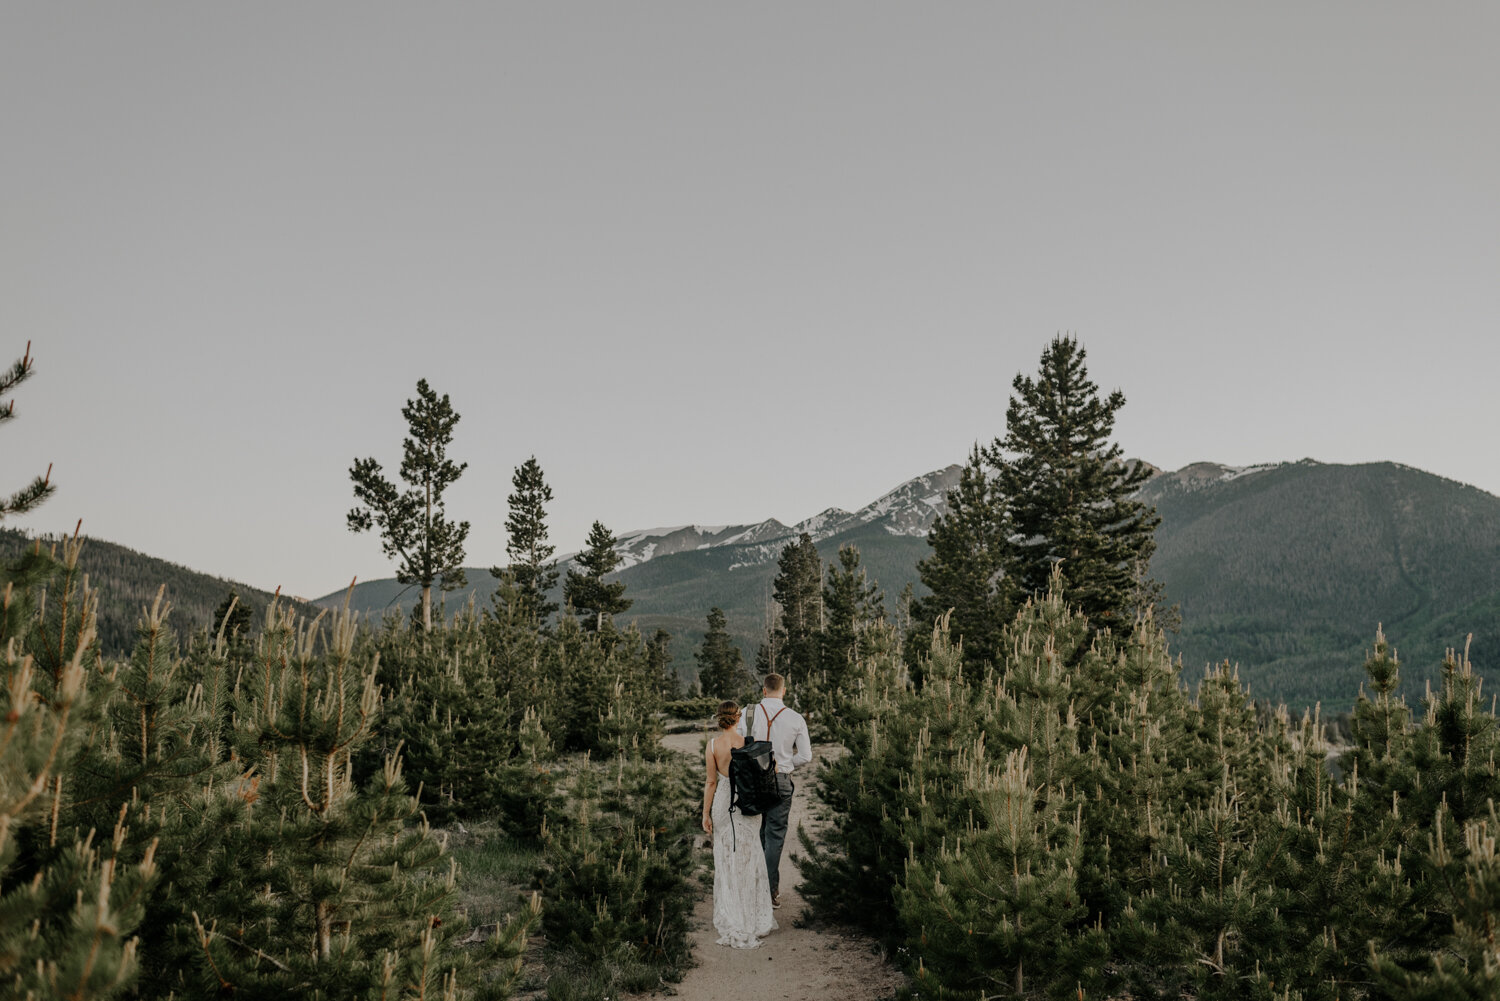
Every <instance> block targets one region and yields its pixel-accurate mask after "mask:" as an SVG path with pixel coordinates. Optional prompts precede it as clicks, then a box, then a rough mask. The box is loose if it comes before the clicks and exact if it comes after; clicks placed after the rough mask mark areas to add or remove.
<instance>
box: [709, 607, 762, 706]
mask: <svg viewBox="0 0 1500 1001" xmlns="http://www.w3.org/2000/svg"><path fill="white" fill-rule="evenodd" d="M727 621H728V620H726V619H725V618H724V610H723V609H721V608H710V609H709V610H708V632H707V633H705V634H704V636H703V645H702V646H700V647H699V648H698V654H697V660H698V688H699V690H700V691H701V692H702V693H703V694H704V695H705V696H709V697H714V698H721V699H724V698H732V697H734V696H736V695H739V694H740V693H741V690H742V689H744V688H745V687H747V686H748V684H749V681H750V679H749V676H748V675H747V674H746V673H745V665H744V660H743V659H742V658H741V656H740V648H739V647H737V646H735V645H734V644H733V643H732V642H730V639H729V630H728V629H727V628H725V627H726V625H727Z"/></svg>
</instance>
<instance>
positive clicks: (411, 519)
mask: <svg viewBox="0 0 1500 1001" xmlns="http://www.w3.org/2000/svg"><path fill="white" fill-rule="evenodd" d="M401 416H402V417H404V418H406V423H407V427H408V432H409V433H408V437H407V438H406V440H405V441H403V442H402V458H401V479H402V481H403V482H404V483H406V484H407V489H406V490H405V491H402V492H398V490H397V488H396V486H395V484H393V483H391V481H390V480H388V479H386V477H385V473H384V472H383V471H382V470H381V468H380V463H379V462H376V461H375V460H374V459H356V460H355V462H354V465H353V466H351V467H350V469H349V478H350V479H351V480H353V481H354V498H355V500H356V501H358V502H359V506H358V507H355V508H353V509H352V510H351V511H350V512H349V515H348V524H349V530H350V531H351V532H366V531H369V530H370V529H371V528H379V529H380V536H381V545H382V546H383V547H384V550H385V554H386V556H388V557H390V558H391V559H395V560H400V564H399V565H398V566H397V569H396V580H398V581H400V582H401V583H402V584H419V585H421V587H422V627H423V628H424V629H427V630H431V629H432V588H433V586H434V585H438V586H440V587H441V588H442V590H444V591H451V590H453V589H455V588H460V587H463V586H464V585H465V584H466V583H468V581H467V580H466V579H465V577H464V571H463V559H464V540H465V539H467V538H468V535H469V523H468V522H467V521H461V522H457V523H455V522H452V521H449V520H448V519H447V517H446V516H445V513H446V508H445V507H444V504H443V491H445V490H446V489H447V488H448V487H450V486H452V485H453V483H454V482H455V481H457V479H458V478H459V476H460V475H461V474H462V473H463V471H464V469H465V468H467V466H468V463H457V464H455V463H454V462H452V461H451V460H449V458H448V445H449V443H450V442H451V441H452V440H453V428H454V426H455V425H456V424H457V423H458V419H459V418H458V414H457V413H456V412H455V411H454V409H453V405H452V404H451V403H450V402H449V401H448V394H446V393H444V394H443V396H442V397H441V398H439V397H438V395H437V393H436V392H434V391H433V390H432V388H431V387H429V386H428V385H427V380H426V379H419V380H417V398H416V399H415V400H407V401H406V406H404V407H402V408H401Z"/></svg>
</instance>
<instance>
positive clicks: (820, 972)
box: [662, 733, 905, 1001]
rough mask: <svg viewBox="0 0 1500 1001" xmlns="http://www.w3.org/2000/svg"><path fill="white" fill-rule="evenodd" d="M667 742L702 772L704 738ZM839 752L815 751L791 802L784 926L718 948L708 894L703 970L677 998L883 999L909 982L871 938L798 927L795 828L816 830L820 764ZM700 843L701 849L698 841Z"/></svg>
mask: <svg viewBox="0 0 1500 1001" xmlns="http://www.w3.org/2000/svg"><path fill="white" fill-rule="evenodd" d="M662 743H664V744H665V745H666V746H668V747H670V748H672V749H674V750H680V751H686V752H687V753H689V754H691V755H693V757H694V759H695V760H697V761H698V762H699V766H698V767H699V769H700V773H701V769H702V756H703V735H702V734H696V733H684V734H673V735H671V736H668V737H666V738H664V739H663V741H662ZM838 751H839V748H836V747H829V746H824V745H818V746H816V747H814V748H813V761H812V764H811V765H809V766H807V767H805V768H801V769H798V771H797V795H796V798H795V799H793V800H792V815H791V820H790V822H789V823H788V825H787V846H786V851H785V852H783V853H782V856H781V908H780V909H779V910H778V911H777V912H776V923H777V924H778V925H779V926H780V927H779V928H777V930H776V931H773V932H772V933H771V934H770V935H769V936H767V937H766V938H765V939H764V940H763V941H762V942H761V945H760V948H758V949H730V948H727V947H725V946H722V945H718V944H717V943H716V942H715V939H716V938H717V937H718V936H717V935H716V934H715V932H714V927H713V917H714V904H713V897H712V895H710V894H705V895H704V897H703V899H702V900H700V901H699V902H698V906H697V908H696V910H695V911H694V912H693V918H694V922H693V924H694V931H693V935H692V942H693V954H694V956H695V957H696V958H697V960H698V965H697V966H695V967H693V968H692V969H691V970H689V971H688V972H687V975H686V976H685V977H683V980H682V983H680V984H678V985H676V988H675V991H674V993H675V995H676V996H677V997H678V998H681V999H683V1001H711V999H720V998H725V997H733V996H748V997H754V998H757V999H766V1001H780V999H783V998H790V999H793V1001H803V999H812V998H818V999H827V1001H878V999H881V998H888V997H890V996H891V995H892V994H894V993H895V992H896V989H897V988H898V987H899V986H900V985H901V984H902V983H904V982H905V981H904V978H903V977H902V976H901V974H900V973H899V972H897V971H896V970H895V969H893V968H892V967H891V966H889V965H888V964H886V963H885V962H884V961H883V960H881V958H880V956H879V955H878V954H877V952H876V949H875V946H874V944H873V943H871V942H870V940H869V939H866V938H864V937H863V936H859V935H852V934H849V935H846V934H840V933H838V932H835V931H827V930H817V929H812V928H798V927H796V922H797V919H798V917H799V916H800V915H801V914H802V909H803V901H802V895H801V894H800V893H798V892H797V888H798V886H799V884H800V883H801V881H802V877H801V874H800V873H798V871H797V867H796V866H795V865H794V864H793V863H792V859H791V856H792V854H793V853H794V852H796V851H798V850H799V845H798V842H797V840H796V831H797V825H799V824H806V825H807V826H808V828H809V829H811V828H813V827H814V824H813V823H812V821H811V817H810V807H811V805H812V795H813V792H812V789H813V782H814V781H816V779H817V769H818V765H819V764H820V763H821V762H822V761H824V760H827V758H828V756H829V755H830V754H837V752H838ZM810 780H811V781H810ZM699 845H700V848H701V845H702V838H701V836H700V840H699ZM702 850H705V851H706V849H702Z"/></svg>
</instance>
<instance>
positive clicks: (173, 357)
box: [0, 0, 1500, 597]
mask: <svg viewBox="0 0 1500 1001" xmlns="http://www.w3.org/2000/svg"><path fill="white" fill-rule="evenodd" d="M1497 52H1500V5H1497V4H1494V3H1490V2H1484V3H1472V4H1463V3H1443V4H1440V5H1429V4H1413V3H1402V4H1378V3H1369V2H1359V3H1347V4H1333V3H1323V4H1305V3H1285V4H1236V5H1226V4H1201V3H1181V4H1142V3H1129V4H1115V3H1099V4H1066V3H1054V4H1020V3H990V2H986V3H982V4H981V3H975V4H925V3H910V4H900V5H898V4H892V3H868V2H859V3H828V2H818V3H808V4H801V3H799V4H792V3H773V4H717V3H701V2H700V3H678V4H661V3H641V2H637V3H629V4H623V3H614V2H609V3H605V2H600V3H591V4H578V3H528V4H498V3H494V4H463V5H454V4H441V3H423V4H390V5H386V4H374V3H369V2H364V0H361V2H358V3H347V4H335V3H319V4H303V3H295V4H294V3H256V4H236V5H228V4H201V3H179V4H149V3H129V4H124V3H115V4H82V5H75V4H69V3H59V2H49V3H45V4H43V3H8V4H4V5H3V6H0V182H3V186H0V330H3V332H4V337H3V338H0V362H8V361H9V360H10V359H11V357H12V356H14V357H20V355H21V352H22V350H23V348H24V346H25V343H26V341H27V340H28V339H29V340H31V341H32V342H33V353H34V355H35V356H36V359H37V364H36V376H35V377H34V378H33V379H32V380H31V381H29V382H28V383H26V384H25V385H24V386H23V387H22V388H21V389H20V390H19V391H18V392H17V393H16V394H15V401H16V413H17V416H18V418H19V419H18V420H16V421H14V422H12V423H10V424H9V425H7V426H6V427H5V428H4V429H3V432H0V434H3V438H0V447H3V453H0V454H3V455H4V456H5V461H4V464H3V470H4V474H5V475H4V482H0V492H5V493H8V492H10V491H12V490H15V489H17V488H19V487H20V486H21V485H22V484H23V483H24V482H25V481H26V480H28V479H29V478H30V477H31V476H33V475H36V474H37V473H40V472H41V471H42V470H44V469H45V468H46V465H47V463H49V462H51V463H54V464H55V468H54V479H55V480H56V482H57V483H58V485H59V490H58V493H57V495H56V496H55V497H54V498H53V499H52V500H50V501H49V502H48V503H47V504H46V505H44V506H43V507H42V508H40V509H39V510H38V511H37V512H36V513H34V514H32V515H30V516H27V517H25V518H23V519H18V520H15V521H12V522H8V523H7V524H13V525H19V526H20V527H23V528H26V529H28V530H35V531H58V530H64V529H67V530H71V529H72V526H73V524H74V522H75V521H76V520H77V519H79V518H82V519H83V523H84V529H85V531H86V532H88V533H90V534H92V535H95V536H97V537H100V538H105V539H109V540H111V541H115V542H120V543H123V544H125V545H128V546H131V547H133V548H136V549H140V550H143V551H145V552H148V553H151V554H153V555H157V556H161V557H165V558H167V559H171V560H174V561H176V562H179V563H183V564H186V565H188V566H191V567H193V568H196V569H201V570H205V571H209V572H212V573H216V574H221V575H225V576H229V577H233V578H237V579H241V580H244V581H246V582H248V583H250V584H253V585H256V586H260V587H265V588H274V587H276V586H277V585H281V586H283V587H284V589H285V590H286V591H287V592H289V593H294V594H300V595H305V596H310V597H311V596H317V595H321V594H324V593H326V592H328V591H332V590H335V589H337V588H340V587H342V586H344V585H345V584H347V583H348V581H349V579H350V578H351V577H353V576H355V575H358V576H359V577H360V578H361V579H369V578H375V577H383V576H389V575H391V573H392V567H391V564H390V563H389V562H388V561H387V560H386V559H385V558H384V557H383V556H382V555H381V552H380V545H379V542H378V540H377V539H376V538H375V537H374V536H371V535H360V536H355V535H351V534H350V533H349V532H348V531H347V529H346V528H345V525H344V516H345V513H346V511H347V510H348V509H349V507H350V506H351V503H352V493H351V488H350V483H349V477H348V467H349V466H350V464H351V462H352V460H353V459H354V458H355V457H362V456H374V457H376V458H378V459H379V460H381V461H382V462H383V463H384V464H385V465H386V467H387V469H388V470H390V471H392V473H394V468H395V466H396V465H397V464H398V463H399V459H400V442H401V438H402V436H403V434H404V431H405V428H404V424H403V422H402V420H401V417H400V408H401V406H402V404H403V402H404V401H405V400H406V399H407V398H409V397H410V396H412V395H413V394H414V389H415V385H416V381H417V379H418V378H421V377H425V378H427V379H428V380H429V381H430V382H431V383H432V385H433V386H434V387H435V388H436V389H437V390H438V391H439V392H443V393H448V394H450V395H451V397H452V400H453V404H454V406H455V407H456V409H457V410H458V411H459V413H460V414H461V415H462V420H461V422H460V423H459V425H458V427H457V429H456V433H455V439H454V442H453V446H452V449H451V455H452V456H453V457H454V458H456V459H457V460H459V461H467V462H468V464H469V468H468V471H467V472H466V473H465V475H464V477H463V479H462V480H461V481H460V482H459V483H458V485H456V486H455V487H454V488H452V490H451V491H450V494H449V511H450V513H451V514H452V515H454V516H456V517H458V518H464V519H468V520H469V521H471V522H472V523H473V530H472V533H471V535H470V541H469V547H468V548H469V555H468V560H467V562H468V563H470V564H471V565H479V566H487V565H490V564H494V563H501V562H504V561H505V554H504V549H505V541H506V540H505V532H504V527H503V520H504V516H505V497H506V494H507V493H508V492H509V489H510V476H511V474H512V472H513V470H514V468H515V467H516V466H517V465H519V464H520V463H522V462H523V461H525V459H526V458H527V457H528V456H530V455H533V454H534V455H535V456H536V457H537V459H538V461H539V462H540V463H541V465H542V468H543V469H544V470H545V472H546V475H547V478H548V480H549V481H550V483H551V484H552V486H553V489H554V491H555V493H556V500H555V502H554V504H553V506H552V509H551V512H550V513H551V524H552V529H553V541H554V542H556V544H557V545H558V546H559V549H560V551H567V550H570V549H576V548H578V547H579V546H580V545H581V544H582V542H583V538H584V535H585V534H586V533H587V531H588V527H589V525H590V523H591V522H592V521H593V520H594V519H599V520H601V521H603V522H604V523H605V524H606V525H608V526H609V527H610V528H612V529H614V530H616V531H618V532H623V531H625V530H628V529H637V528H645V527H650V526H657V525H672V524H684V523H691V522H698V523H736V522H749V521H758V520H760V519H763V518H767V517H776V518H780V519H781V520H783V521H786V522H793V521H796V520H799V519H801V518H805V517H807V516H809V515H812V514H814V513H816V512H818V511H820V510H822V509H823V508H826V507H829V506H839V507H845V508H850V509H853V508H856V507H859V506H861V505H863V504H865V503H868V502H869V501H871V500H873V499H874V498H875V497H877V496H878V495H880V494H881V493H883V492H885V491H886V490H888V489H889V488H891V487H893V486H895V485H896V484H898V483H900V482H901V481H903V480H906V479H908V478H910V477H912V476H915V475H918V474H920V473H924V472H927V471H929V470H932V469H935V468H939V467H941V466H944V465H947V464H948V463H951V462H956V461H961V460H962V459H963V457H964V455H965V454H966V452H967V451H968V449H969V447H970V446H971V444H972V443H974V442H975V441H976V440H980V441H988V440H990V439H992V438H994V437H995V436H997V435H1000V434H1002V433H1003V431H1004V414H1005V405H1006V400H1007V398H1008V393H1009V386H1010V381H1011V379H1012V378H1013V377H1014V376H1015V374H1016V373H1017V372H1018V371H1026V372H1032V371H1034V370H1035V367H1036V363H1037V360H1038V357H1039V355H1040V354H1041V351H1042V349H1043V348H1044V347H1045V346H1046V344H1047V342H1048V340H1049V339H1050V338H1051V337H1052V336H1054V335H1055V334H1057V333H1059V332H1073V333H1076V334H1077V335H1078V337H1079V338H1080V339H1081V340H1082V341H1083V343H1084V344H1085V346H1086V347H1087V350H1088V362H1089V367H1090V372H1091V374H1092V375H1093V377H1094V378H1095V380H1096V381H1097V382H1098V383H1099V384H1100V385H1101V386H1102V387H1103V388H1104V389H1105V390H1109V389H1114V388H1119V389H1122V390H1123V391H1124V392H1125V395H1126V397H1127V399H1128V401H1129V402H1128V404H1127V406H1126V408H1125V409H1124V411H1122V413H1121V416H1120V420H1119V423H1118V425H1117V432H1118V440H1119V442H1120V443H1121V444H1122V445H1123V447H1124V448H1125V450H1126V452H1127V453H1129V454H1132V455H1139V456H1141V457H1144V458H1146V459H1148V460H1150V461H1152V462H1155V463H1157V464H1158V465H1163V466H1167V467H1173V468H1175V467H1178V466H1181V465H1184V464H1186V463H1188V462H1192V461H1196V460H1203V459H1208V460H1215V461H1219V462H1225V463H1230V464H1246V463H1254V462H1265V461H1276V460H1287V459H1298V458H1302V457H1304V456H1310V457H1313V458H1316V459H1320V460H1323V461H1328V462H1365V461H1372V460H1384V459H1391V460H1396V461H1399V462H1403V463H1407V464H1409V465H1413V466H1417V467H1420V468H1422V469H1427V470H1430V471H1432V472H1435V473H1439V474H1441V475H1443V476H1447V477H1450V478H1453V479H1457V480H1462V481H1464V482H1467V483H1472V484H1476V485H1478V486H1480V487H1482V488H1484V489H1486V490H1489V491H1491V492H1496V493H1500V453H1497V450H1496V447H1495V434H1496V431H1497V430H1500V420H1497V396H1500V390H1497V373H1500V117H1497V115H1500V111H1497V108H1500V58H1497V56H1496V53H1497Z"/></svg>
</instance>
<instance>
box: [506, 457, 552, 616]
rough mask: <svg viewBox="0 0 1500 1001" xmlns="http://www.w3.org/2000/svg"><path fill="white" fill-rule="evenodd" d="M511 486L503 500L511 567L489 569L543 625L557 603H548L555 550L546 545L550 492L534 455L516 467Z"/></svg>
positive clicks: (550, 501)
mask: <svg viewBox="0 0 1500 1001" xmlns="http://www.w3.org/2000/svg"><path fill="white" fill-rule="evenodd" d="M511 485H512V486H514V487H515V493H513V494H511V495H510V496H509V497H508V498H506V502H507V503H508V504H509V505H510V513H509V514H508V515H507V516H506V518H505V532H506V535H507V536H508V537H509V541H507V542H506V544H505V555H506V556H508V557H510V566H508V567H504V568H501V567H492V568H491V569H490V573H492V574H494V575H495V576H496V577H502V578H505V579H508V580H509V581H511V582H512V583H513V584H514V586H515V595H516V599H515V600H517V601H518V602H519V603H520V611H521V612H522V613H523V614H525V615H526V616H528V617H530V618H533V619H535V620H536V621H538V622H545V621H546V620H547V618H548V617H549V616H551V615H552V613H553V612H555V611H557V602H555V601H549V600H548V599H547V595H548V593H549V592H550V591H551V590H552V589H553V588H554V587H556V586H557V576H558V574H557V561H556V560H554V559H553V558H552V554H553V553H554V552H556V551H557V547H556V546H554V545H552V544H551V543H549V542H548V541H547V505H548V504H550V503H552V488H551V487H550V486H548V485H547V481H546V480H545V479H544V478H543V476H542V467H541V466H540V465H538V464H537V461H536V456H534V455H533V456H532V457H531V458H529V459H527V460H526V461H525V462H524V463H522V464H521V465H519V466H517V467H516V471H515V475H514V476H512V477H511ZM503 590H504V589H502V593H503ZM497 598H498V595H497Z"/></svg>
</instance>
